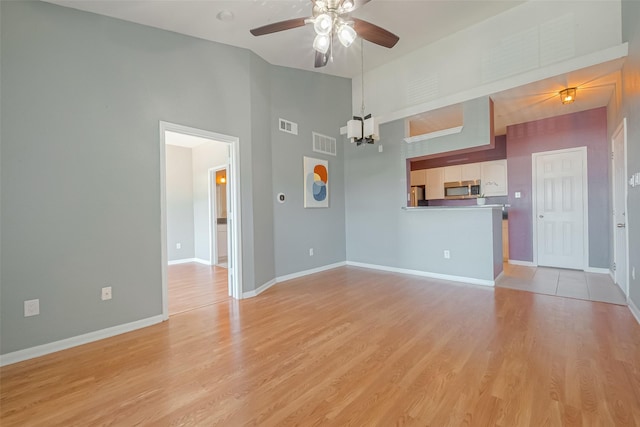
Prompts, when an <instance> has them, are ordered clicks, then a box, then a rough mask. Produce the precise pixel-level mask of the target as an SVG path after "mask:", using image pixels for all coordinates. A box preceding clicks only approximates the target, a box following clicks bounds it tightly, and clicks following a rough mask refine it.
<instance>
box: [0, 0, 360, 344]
mask: <svg viewBox="0 0 640 427" xmlns="http://www.w3.org/2000/svg"><path fill="white" fill-rule="evenodd" d="M0 8H1V9H0V10H1V19H2V21H1V34H0V35H1V37H0V43H1V44H0V49H1V51H2V63H1V67H2V68H1V70H0V74H1V77H0V90H1V91H2V99H1V104H0V107H1V110H2V116H1V120H2V123H1V125H2V126H1V130H0V138H1V140H2V157H1V161H2V164H1V172H0V173H1V179H2V195H1V206H2V212H1V223H0V227H1V229H2V231H3V234H2V242H1V244H0V251H1V253H2V261H1V262H2V271H1V272H0V281H1V289H0V292H1V294H2V299H1V302H0V304H1V306H0V309H1V310H0V311H1V312H2V322H1V323H2V324H1V326H0V327H1V329H0V335H1V340H0V353H1V354H6V353H9V352H12V351H16V350H20V349H25V348H29V347H32V346H36V345H40V344H45V343H50V342H53V341H57V340H60V339H64V338H69V337H73V336H76V335H80V334H83V333H88V332H92V331H96V330H100V329H104V328H107V327H111V326H116V325H121V324H125V323H128V322H133V321H136V320H140V319H145V318H148V317H151V316H155V315H159V314H161V312H162V307H161V270H162V265H161V247H160V227H161V224H160V188H161V183H160V144H159V135H158V123H159V121H161V120H162V121H168V122H172V123H177V124H181V125H185V126H190V127H195V128H199V129H204V130H209V131H213V132H217V133H222V134H226V135H233V136H236V137H238V138H239V140H240V166H239V172H240V176H241V180H240V191H241V200H240V202H241V205H242V243H243V252H242V261H243V271H242V274H243V291H244V292H247V291H251V290H253V289H255V288H256V287H257V286H260V285H262V284H264V283H266V282H268V281H269V280H272V279H273V278H274V277H275V274H276V266H277V265H278V262H276V261H275V256H274V252H276V251H278V250H279V251H280V252H282V251H283V249H282V245H283V244H286V243H285V242H286V241H288V240H289V238H290V236H289V234H288V233H289V230H283V229H282V224H283V223H287V224H297V225H296V227H298V228H297V229H300V228H301V227H302V226H303V225H304V226H305V227H306V226H307V225H308V224H312V225H313V226H315V227H316V228H318V227H319V229H320V230H322V232H323V233H327V232H332V233H335V237H332V238H331V239H330V240H331V241H330V242H324V241H323V242H319V243H317V244H316V242H315V241H313V242H312V243H313V244H314V245H316V246H317V247H318V248H319V250H320V251H319V253H320V254H322V253H323V252H325V251H332V252H335V253H334V254H332V255H330V256H326V257H325V255H324V254H322V255H320V256H319V257H317V258H315V260H314V261H315V262H314V263H312V264H303V263H301V264H300V265H298V266H297V268H296V271H299V270H302V269H305V268H307V267H309V266H316V265H321V264H324V263H326V262H329V261H334V260H335V261H340V260H344V243H343V242H344V231H343V230H344V220H343V219H342V220H341V218H343V216H344V208H343V206H341V203H343V201H342V200H343V199H344V197H343V195H341V194H340V193H341V191H342V190H341V185H340V182H341V180H342V178H341V173H342V160H338V161H336V162H335V163H334V164H333V165H334V166H336V170H335V173H336V175H335V177H333V176H332V179H335V181H336V183H337V184H336V186H335V187H332V203H333V211H331V213H325V214H320V215H318V214H315V215H314V214H312V213H307V214H308V216H309V218H308V221H303V220H302V219H301V217H300V215H298V214H297V213H296V214H294V215H293V216H292V218H291V220H287V218H286V217H285V218H278V222H277V224H276V219H275V217H274V207H273V200H274V194H273V193H274V191H275V190H274V189H273V183H276V182H277V183H280V182H283V181H286V185H289V184H290V183H289V182H288V181H287V180H289V179H291V180H292V182H294V183H295V187H296V188H297V187H298V185H300V187H301V184H299V183H300V181H301V176H302V172H301V170H300V172H299V175H298V174H296V176H291V175H290V173H289V170H290V169H291V164H289V163H286V162H284V161H281V160H280V159H277V160H276V161H274V160H273V159H275V158H276V157H277V156H279V155H281V154H282V153H281V152H278V153H277V154H275V155H273V156H272V153H271V150H272V149H277V145H278V143H279V142H275V143H274V146H273V147H272V144H271V136H272V129H274V128H275V126H276V125H275V122H274V121H273V117H275V116H276V115H277V114H279V113H280V110H281V109H283V108H284V106H285V105H286V104H291V108H292V109H295V110H296V111H299V110H302V111H304V115H305V116H306V117H307V118H303V119H300V120H299V121H300V122H303V120H307V122H306V123H307V124H306V125H304V126H305V127H306V128H307V129H308V128H309V127H310V125H309V123H310V122H311V120H312V119H310V117H314V119H313V120H316V119H317V121H314V123H318V129H317V130H320V131H323V132H324V133H327V134H330V135H331V134H335V133H336V132H337V129H338V128H339V127H340V126H341V125H343V124H344V122H345V120H346V117H348V116H349V111H350V108H349V107H350V105H349V104H350V102H349V99H350V93H351V90H350V82H349V81H348V80H346V79H342V78H337V77H329V76H322V75H317V74H315V73H307V72H302V71H293V70H284V69H277V70H276V71H273V73H274V76H276V77H277V79H276V80H277V82H278V83H277V84H278V87H280V88H282V86H283V85H284V83H285V82H284V78H285V77H283V76H286V78H291V80H292V81H294V82H295V81H299V82H306V84H310V85H312V86H319V88H317V89H316V92H317V93H320V94H323V93H327V94H331V97H330V96H329V95H327V96H326V97H325V98H324V99H323V100H322V102H321V103H320V104H319V105H312V104H313V102H312V100H311V99H310V98H307V97H305V96H299V95H297V94H294V93H293V92H287V93H286V94H281V93H278V95H277V96H278V97H277V105H276V107H275V108H274V110H275V111H276V112H275V113H274V112H272V108H271V103H272V100H271V94H272V92H276V91H272V88H271V86H270V85H271V80H272V75H271V73H272V70H274V68H275V67H272V66H271V65H269V64H267V63H266V62H264V61H263V60H261V59H260V58H258V57H256V55H254V54H253V53H251V52H249V51H247V50H245V49H238V48H235V47H231V46H226V45H222V44H218V43H213V42H208V41H204V40H200V39H196V38H192V37H187V36H182V35H179V34H175V33H172V32H168V31H163V30H158V29H154V28H149V27H145V26H142V25H137V24H133V23H129V22H124V21H119V20H116V19H112V18H107V17H103V16H99V15H94V14H90V13H86V12H81V11H77V10H73V9H69V8H63V7H59V6H56V5H51V4H48V3H42V2H0ZM336 87H337V88H338V89H336ZM340 88H342V89H340ZM343 93H344V95H343ZM333 109H335V110H336V111H333ZM342 110H344V111H342ZM325 115H327V116H328V117H330V118H331V119H327V117H325ZM338 116H340V119H339V120H337V118H338ZM247 123H250V124H249V125H247ZM306 132H307V137H306V138H310V134H309V131H308V130H307V131H306ZM301 141H302V140H301ZM299 154H300V156H299V159H298V160H296V162H295V163H297V164H300V165H301V164H302V157H301V155H302V152H300V153H299ZM274 165H275V166H277V168H274V167H273V166H274ZM300 168H301V166H300ZM292 185H293V184H292ZM340 210H342V213H340ZM280 214H282V215H289V212H288V211H285V212H276V215H280ZM333 221H335V223H334V222H333ZM318 222H320V225H318ZM276 226H277V227H279V230H280V233H282V234H283V236H278V235H277V233H275V232H274V227H276ZM322 239H327V237H326V236H322ZM275 241H277V242H278V243H277V244H274V242H275ZM340 242H342V243H340ZM340 247H342V249H341V250H342V252H340ZM278 248H279V249H278ZM34 260H37V264H36V265H34ZM287 261H288V260H287V259H286V254H285V255H282V256H281V258H280V260H279V263H280V264H281V265H282V266H281V267H280V268H279V271H286V272H289V271H290V270H291V267H292V266H293V265H294V264H287ZM107 285H110V286H112V287H113V300H111V301H109V302H102V301H100V288H101V287H103V286H107ZM32 298H39V299H40V305H41V314H40V315H39V316H36V317H30V318H24V317H23V313H22V310H23V301H24V300H27V299H32Z"/></svg>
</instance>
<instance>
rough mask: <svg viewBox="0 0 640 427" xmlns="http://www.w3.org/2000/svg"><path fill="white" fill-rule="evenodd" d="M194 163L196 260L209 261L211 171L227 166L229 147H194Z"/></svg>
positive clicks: (219, 144)
mask: <svg viewBox="0 0 640 427" xmlns="http://www.w3.org/2000/svg"><path fill="white" fill-rule="evenodd" d="M191 151H192V156H193V157H192V161H193V224H194V246H195V258H198V259H201V260H205V261H209V260H210V259H211V248H210V246H209V235H210V234H209V233H210V231H209V226H210V223H209V169H211V168H215V167H218V166H222V165H226V164H227V159H228V145H227V144H226V143H223V142H210V143H205V144H202V145H199V146H197V147H194V148H193V149H192V150H191Z"/></svg>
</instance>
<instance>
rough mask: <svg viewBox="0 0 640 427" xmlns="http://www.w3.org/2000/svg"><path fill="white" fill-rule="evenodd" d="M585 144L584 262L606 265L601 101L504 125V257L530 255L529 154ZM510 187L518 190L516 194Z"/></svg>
mask: <svg viewBox="0 0 640 427" xmlns="http://www.w3.org/2000/svg"><path fill="white" fill-rule="evenodd" d="M584 146H586V147H587V170H588V178H587V179H588V188H589V266H590V267H597V268H607V269H608V268H609V236H610V230H609V229H610V224H609V211H610V209H609V202H608V200H609V196H608V193H609V180H608V170H609V161H608V158H609V157H608V155H607V152H608V148H607V147H608V143H607V110H606V108H605V107H602V108H596V109H593V110H587V111H582V112H579V113H572V114H566V115H563V116H557V117H552V118H549V119H542V120H537V121H534V122H528V123H522V124H518V125H514V126H508V127H507V168H508V171H507V174H508V175H507V176H508V182H509V203H510V204H511V207H510V209H509V259H512V260H518V261H529V262H531V261H533V237H532V235H533V213H532V211H531V208H532V197H531V188H532V185H531V155H532V154H533V153H539V152H543V151H553V150H561V149H565V148H574V147H584ZM516 191H519V192H520V193H522V197H521V198H520V199H516V198H515V197H514V194H515V192H516Z"/></svg>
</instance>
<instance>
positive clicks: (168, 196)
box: [160, 122, 241, 319]
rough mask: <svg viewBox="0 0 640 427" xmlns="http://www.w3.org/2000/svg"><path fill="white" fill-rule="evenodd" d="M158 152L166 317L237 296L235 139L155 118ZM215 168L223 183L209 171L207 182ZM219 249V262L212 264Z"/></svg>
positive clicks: (216, 260)
mask: <svg viewBox="0 0 640 427" xmlns="http://www.w3.org/2000/svg"><path fill="white" fill-rule="evenodd" d="M160 152H161V159H160V160H161V162H160V163H161V171H160V172H161V190H162V191H161V217H162V218H161V219H162V230H161V246H162V296H163V316H164V318H165V319H167V318H168V317H169V315H172V314H176V313H178V312H184V311H188V310H191V309H194V308H199V307H202V306H205V305H210V304H214V303H216V302H219V301H220V300H226V299H227V298H228V297H229V296H231V297H233V298H240V297H241V276H240V274H239V273H240V271H241V269H240V266H241V259H240V257H239V254H240V243H241V242H240V221H239V219H240V209H239V208H240V203H239V182H238V179H239V174H238V173H237V171H238V163H239V159H238V153H239V151H238V139H237V138H235V137H231V136H227V135H221V134H217V133H214V132H209V131H204V130H200V129H194V128H189V127H185V126H181V125H176V124H172V123H167V122H160ZM216 170H224V183H220V184H223V185H220V184H217V183H216V182H215V173H214V174H213V182H212V171H216ZM219 180H220V179H219ZM220 187H222V188H224V190H219V188H220ZM223 192H224V199H223V198H222V197H221V196H222V193H223ZM219 195H220V196H219ZM222 204H224V206H222ZM218 222H224V229H225V230H224V231H225V233H220V234H218V233H217V230H218V227H217V225H218ZM220 239H224V240H223V241H220ZM219 248H225V249H226V251H222V250H219ZM225 252H226V253H225ZM223 254H224V255H225V256H226V257H227V259H226V264H225V268H223V267H221V266H219V265H216V264H219V260H218V257H219V256H221V255H223Z"/></svg>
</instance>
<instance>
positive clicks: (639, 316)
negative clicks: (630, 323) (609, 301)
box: [627, 297, 640, 324]
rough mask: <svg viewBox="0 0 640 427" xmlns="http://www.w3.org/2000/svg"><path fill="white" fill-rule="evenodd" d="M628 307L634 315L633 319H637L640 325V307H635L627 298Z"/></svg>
mask: <svg viewBox="0 0 640 427" xmlns="http://www.w3.org/2000/svg"><path fill="white" fill-rule="evenodd" d="M627 305H628V307H629V310H630V311H631V314H633V317H635V318H636V322H638V324H640V309H638V306H637V305H635V304H634V303H633V301H632V300H631V298H629V297H627Z"/></svg>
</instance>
